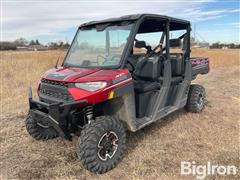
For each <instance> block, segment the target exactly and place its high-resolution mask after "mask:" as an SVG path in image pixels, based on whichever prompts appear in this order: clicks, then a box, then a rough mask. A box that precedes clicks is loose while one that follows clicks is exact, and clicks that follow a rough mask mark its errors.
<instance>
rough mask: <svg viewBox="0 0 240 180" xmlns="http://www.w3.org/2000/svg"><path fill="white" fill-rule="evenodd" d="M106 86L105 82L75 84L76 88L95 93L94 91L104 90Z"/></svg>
mask: <svg viewBox="0 0 240 180" xmlns="http://www.w3.org/2000/svg"><path fill="white" fill-rule="evenodd" d="M106 85H107V82H105V81H99V82H85V83H75V86H76V87H78V88H80V89H84V90H87V91H96V90H99V89H102V88H104V87H105V86H106Z"/></svg>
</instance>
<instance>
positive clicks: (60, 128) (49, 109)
mask: <svg viewBox="0 0 240 180" xmlns="http://www.w3.org/2000/svg"><path fill="white" fill-rule="evenodd" d="M28 99H29V113H30V115H31V116H32V117H33V118H34V119H37V120H39V121H41V122H45V123H47V124H48V125H49V126H51V127H53V128H54V129H55V130H56V131H57V132H58V134H59V136H61V137H64V138H66V139H68V140H71V135H70V131H69V130H68V128H67V127H68V120H67V116H68V115H69V113H70V111H71V110H72V108H73V107H76V106H78V105H84V104H87V103H88V102H87V100H80V101H71V102H64V103H63V102H57V103H51V104H50V103H45V102H42V101H37V100H33V99H32V89H31V88H29V97H28Z"/></svg>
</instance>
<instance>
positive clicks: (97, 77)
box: [43, 67, 129, 82]
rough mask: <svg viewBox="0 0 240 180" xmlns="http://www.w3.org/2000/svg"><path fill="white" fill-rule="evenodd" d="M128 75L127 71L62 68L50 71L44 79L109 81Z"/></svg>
mask: <svg viewBox="0 0 240 180" xmlns="http://www.w3.org/2000/svg"><path fill="white" fill-rule="evenodd" d="M128 73H129V72H128V70H127V69H114V70H106V69H99V68H74V67H60V68H58V69H50V70H48V71H47V72H46V73H45V74H44V75H43V78H45V79H50V80H56V81H64V82H88V81H89V82H90V81H109V80H113V79H116V78H117V77H119V75H124V74H128Z"/></svg>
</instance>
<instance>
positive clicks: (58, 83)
mask: <svg viewBox="0 0 240 180" xmlns="http://www.w3.org/2000/svg"><path fill="white" fill-rule="evenodd" d="M41 82H42V83H46V84H51V85H55V86H64V87H68V83H66V82H60V81H54V80H49V79H42V81H41Z"/></svg>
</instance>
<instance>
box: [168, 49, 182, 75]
mask: <svg viewBox="0 0 240 180" xmlns="http://www.w3.org/2000/svg"><path fill="white" fill-rule="evenodd" d="M170 60H171V66H172V76H181V75H183V73H184V61H183V54H182V53H171V54H170Z"/></svg>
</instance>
